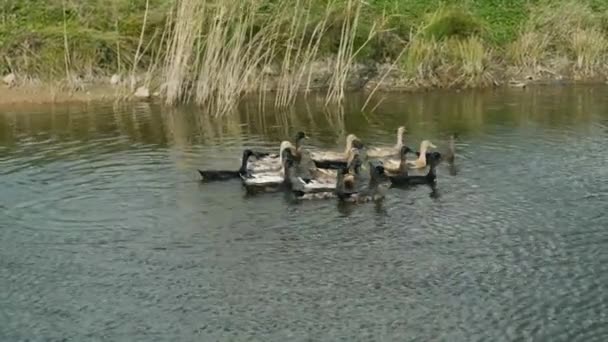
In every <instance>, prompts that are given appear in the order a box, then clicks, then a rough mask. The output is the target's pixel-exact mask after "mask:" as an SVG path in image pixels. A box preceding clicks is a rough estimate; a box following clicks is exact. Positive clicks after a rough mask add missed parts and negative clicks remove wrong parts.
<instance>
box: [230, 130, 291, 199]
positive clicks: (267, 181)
mask: <svg viewBox="0 0 608 342" xmlns="http://www.w3.org/2000/svg"><path fill="white" fill-rule="evenodd" d="M294 149H295V148H294V146H293V145H292V144H291V142H289V141H287V140H285V141H283V142H281V148H280V152H279V162H280V165H281V168H279V169H278V170H269V171H265V172H247V173H245V174H240V177H241V181H242V183H243V186H245V188H246V189H247V190H248V191H253V192H258V191H263V192H272V191H277V190H280V189H282V188H284V186H285V185H286V184H289V182H286V181H285V180H286V177H285V171H286V162H287V161H288V160H290V159H292V157H291V156H292V155H293V154H294V153H293V151H294Z"/></svg>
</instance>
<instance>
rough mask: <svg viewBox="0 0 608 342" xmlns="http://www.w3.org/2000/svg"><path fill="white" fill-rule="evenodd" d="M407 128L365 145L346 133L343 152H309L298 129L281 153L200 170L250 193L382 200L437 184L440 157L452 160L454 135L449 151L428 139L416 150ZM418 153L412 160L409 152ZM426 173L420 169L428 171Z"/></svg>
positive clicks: (252, 154) (248, 154) (246, 154)
mask: <svg viewBox="0 0 608 342" xmlns="http://www.w3.org/2000/svg"><path fill="white" fill-rule="evenodd" d="M405 132H406V130H405V127H403V126H401V127H399V128H398V129H397V143H396V144H395V145H394V146H386V147H373V146H366V144H364V143H363V141H362V140H360V139H359V138H358V137H357V136H356V135H354V134H349V135H348V136H347V137H346V146H345V148H344V151H342V152H337V151H310V150H308V149H307V148H305V147H304V146H303V145H304V141H305V140H307V139H308V136H307V135H306V133H304V132H301V131H300V132H298V133H297V134H296V136H295V140H294V143H293V144H292V143H291V142H290V141H283V142H281V144H280V147H279V153H278V154H272V153H266V152H256V151H252V150H250V149H246V150H244V151H243V156H242V160H241V167H240V168H239V169H238V170H236V171H227V170H198V172H199V173H200V175H201V177H202V180H203V181H205V182H208V181H219V180H228V179H234V178H240V179H241V181H242V184H243V186H244V187H245V188H246V189H247V191H248V192H249V193H258V192H275V191H289V192H291V193H292V194H293V195H294V196H295V198H296V199H315V198H319V199H321V198H338V199H339V200H340V201H348V202H356V203H360V202H368V201H376V200H380V199H382V198H384V196H385V193H386V190H387V189H388V188H390V187H399V186H411V185H417V184H431V185H432V184H434V183H435V182H436V178H437V175H436V171H435V169H436V167H437V165H438V164H439V163H440V162H441V161H444V160H445V161H447V162H448V163H449V164H450V165H452V166H453V164H454V155H455V154H454V138H455V136H454V135H452V136H450V141H449V145H448V148H447V151H445V152H444V153H439V152H431V149H435V148H437V146H435V145H434V144H433V143H432V142H430V141H429V140H423V141H422V142H421V143H420V150H419V151H414V150H412V149H411V148H409V147H408V146H406V145H405V144H404V139H403V136H404V134H405ZM410 154H411V155H415V156H416V157H415V158H413V159H408V157H407V156H408V155H410ZM427 167H428V171H427V172H426V173H423V174H410V171H411V170H418V172H417V173H420V171H422V170H424V169H426V168H427Z"/></svg>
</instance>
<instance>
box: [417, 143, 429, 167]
mask: <svg viewBox="0 0 608 342" xmlns="http://www.w3.org/2000/svg"><path fill="white" fill-rule="evenodd" d="M426 150H427V147H426V146H425V145H422V146H420V156H419V157H418V161H419V162H422V163H425V164H426Z"/></svg>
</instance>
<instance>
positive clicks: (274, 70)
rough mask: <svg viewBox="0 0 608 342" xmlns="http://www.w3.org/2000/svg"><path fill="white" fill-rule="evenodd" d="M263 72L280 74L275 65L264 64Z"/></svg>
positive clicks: (274, 74)
mask: <svg viewBox="0 0 608 342" xmlns="http://www.w3.org/2000/svg"><path fill="white" fill-rule="evenodd" d="M262 74H264V75H270V76H276V75H278V74H279V70H278V68H277V67H276V66H275V65H264V67H263V68H262Z"/></svg>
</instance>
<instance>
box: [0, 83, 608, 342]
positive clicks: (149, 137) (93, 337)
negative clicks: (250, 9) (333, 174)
mask: <svg viewBox="0 0 608 342" xmlns="http://www.w3.org/2000/svg"><path fill="white" fill-rule="evenodd" d="M364 101H365V97H363V96H361V95H357V94H352V95H350V96H349V97H348V99H347V101H346V105H345V106H344V108H342V109H324V107H323V102H322V100H320V99H315V98H309V99H307V100H301V101H299V102H298V104H297V106H296V107H295V108H294V109H292V110H287V111H277V110H273V109H272V107H271V106H263V105H262V104H261V103H260V101H253V100H252V101H251V102H247V103H245V104H243V105H242V106H241V107H240V108H239V111H238V113H234V114H230V115H228V116H225V117H223V118H221V119H214V118H212V117H210V116H209V115H206V114H205V113H203V112H201V111H200V110H199V109H197V108H194V107H183V108H164V107H162V106H160V105H158V104H154V103H139V104H131V105H124V104H123V105H115V104H111V103H110V104H98V105H91V104H89V105H83V104H81V105H63V106H47V107H36V108H5V109H2V110H0V211H1V213H2V214H1V215H0V340H2V341H19V340H28V341H64V340H66V341H85V340H87V341H97V340H108V341H119V340H120V341H169V340H174V341H176V340H179V341H226V340H229V341H240V340H252V341H253V340H255V341H287V340H294V341H322V340H323V341H336V340H344V341H359V340H364V341H371V340H374V341H378V340H383V341H438V340H450V341H521V340H534V341H606V340H607V339H608V324H607V322H608V216H607V214H608V153H607V152H606V147H607V142H608V140H607V139H608V87H598V86H594V87H590V86H578V87H545V88H543V87H541V88H530V89H524V90H522V89H505V90H488V91H483V92H460V93H457V92H429V93H422V94H420V93H419V94H406V95H403V94H401V95H390V96H388V95H387V96H386V97H385V98H382V101H379V102H375V103H372V104H371V105H370V106H368V108H370V110H367V111H365V112H361V110H360V109H361V107H362V105H363V103H364ZM371 109H373V111H372V110H371ZM399 125H405V126H406V127H407V128H408V130H409V133H408V135H407V137H406V141H407V144H408V145H410V146H412V147H415V148H416V149H418V145H419V143H420V141H421V140H422V139H430V140H431V141H433V143H435V145H437V146H438V148H439V150H441V148H443V147H445V146H446V141H445V138H446V136H447V135H448V134H449V133H451V132H458V133H459V139H458V140H457V144H456V146H457V151H456V152H457V157H456V164H457V170H458V172H457V173H456V174H454V175H452V174H450V172H449V170H448V167H447V165H444V164H442V165H440V167H439V168H438V181H437V187H436V190H434V191H433V190H432V189H430V188H429V187H427V186H420V187H416V188H412V189H408V190H398V189H391V190H390V191H389V193H388V194H387V197H386V199H385V200H384V201H382V202H380V203H368V204H363V205H357V206H353V205H350V206H345V205H340V204H339V203H338V202H337V201H336V200H312V201H303V202H299V203H298V202H293V201H291V200H289V198H287V197H286V196H284V195H282V194H280V193H276V194H262V195H257V196H246V195H245V192H244V190H243V189H242V187H241V185H240V182H239V181H238V180H235V181H227V182H221V183H209V184H202V183H200V182H199V176H198V174H197V172H196V169H197V168H203V169H205V168H216V169H226V168H228V169H236V168H238V165H239V158H240V153H241V151H242V149H243V148H244V147H253V148H255V149H259V150H277V149H278V144H279V142H280V141H281V140H283V139H287V138H289V139H291V137H292V136H293V135H294V134H295V132H296V131H298V130H304V131H306V132H307V133H308V134H309V135H310V137H311V139H310V140H309V141H308V144H309V145H312V146H315V147H319V148H336V149H337V148H339V147H340V148H341V147H342V146H343V144H344V137H345V136H346V134H348V133H355V134H357V135H358V136H359V137H361V138H362V139H363V140H365V141H366V142H368V143H374V144H378V145H382V144H394V141H395V135H396V133H395V131H396V128H397V127H398V126H399Z"/></svg>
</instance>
